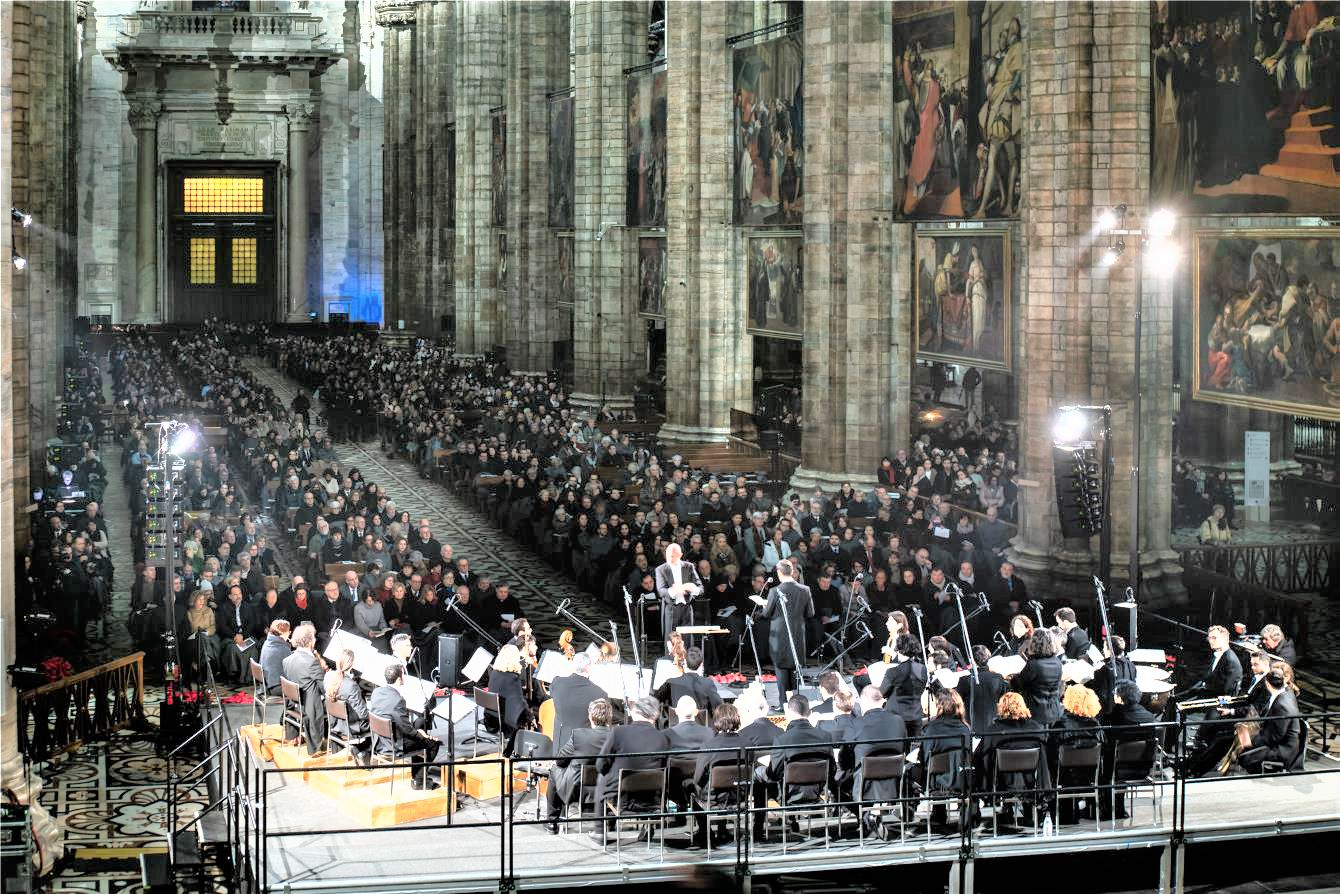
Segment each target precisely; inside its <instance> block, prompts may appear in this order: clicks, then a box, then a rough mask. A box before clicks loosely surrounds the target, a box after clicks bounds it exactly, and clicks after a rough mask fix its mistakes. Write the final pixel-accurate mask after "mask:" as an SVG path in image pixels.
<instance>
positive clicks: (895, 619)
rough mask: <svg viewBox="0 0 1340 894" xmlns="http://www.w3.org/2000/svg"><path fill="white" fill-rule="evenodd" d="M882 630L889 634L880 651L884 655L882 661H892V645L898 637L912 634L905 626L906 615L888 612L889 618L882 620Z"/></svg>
mask: <svg viewBox="0 0 1340 894" xmlns="http://www.w3.org/2000/svg"><path fill="white" fill-rule="evenodd" d="M884 629H885V630H887V631H888V632H889V639H888V641H887V642H886V643H885V644H884V647H883V649H882V651H883V653H884V659H885V660H886V661H892V660H893V654H894V645H895V643H897V641H898V637H899V636H902V635H903V634H904V633H906V634H909V635H910V634H911V633H912V630H911V628H910V627H908V624H907V615H905V614H903V613H902V612H900V611H892V612H889V616H888V617H887V618H885V619H884Z"/></svg>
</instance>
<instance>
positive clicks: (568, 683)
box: [549, 652, 613, 751]
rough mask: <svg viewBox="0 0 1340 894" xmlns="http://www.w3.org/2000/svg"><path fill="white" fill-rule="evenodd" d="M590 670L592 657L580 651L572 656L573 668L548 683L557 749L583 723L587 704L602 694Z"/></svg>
mask: <svg viewBox="0 0 1340 894" xmlns="http://www.w3.org/2000/svg"><path fill="white" fill-rule="evenodd" d="M590 674H591V658H590V656H589V655H587V654H586V653H584V652H579V653H577V655H576V657H574V658H573V659H572V672H571V673H569V674H567V675H565V676H562V677H555V678H554V681H553V682H552V683H550V684H549V697H550V698H552V699H553V700H554V743H555V745H554V747H555V748H557V749H558V750H560V751H562V749H563V746H565V745H567V744H568V740H569V739H571V738H572V734H573V731H575V730H578V729H582V728H584V727H585V726H586V724H587V708H588V706H589V705H590V704H591V703H592V702H594V701H596V700H598V699H604V698H605V690H603V689H601V688H600V687H599V686H597V685H596V684H595V683H592V682H591V677H590ZM611 710H613V708H611Z"/></svg>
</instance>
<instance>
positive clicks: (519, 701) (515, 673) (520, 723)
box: [484, 645, 530, 754]
mask: <svg viewBox="0 0 1340 894" xmlns="http://www.w3.org/2000/svg"><path fill="white" fill-rule="evenodd" d="M487 682H488V691H489V692H491V693H493V694H494V695H496V696H498V701H499V705H498V712H499V714H500V716H501V720H502V736H503V739H504V740H505V741H504V743H503V748H502V752H503V754H510V753H511V741H512V738H513V737H514V736H515V735H516V731H517V730H519V729H523V728H525V727H528V726H530V706H529V705H528V704H527V703H526V693H525V690H524V689H523V688H522V679H521V650H520V649H518V648H517V647H516V646H513V645H506V646H503V647H502V648H501V649H499V650H498V657H496V658H494V659H493V667H492V668H491V669H490V670H489V674H488V680H487ZM484 716H485V722H486V723H488V722H489V721H490V715H489V714H488V713H487V712H485V715H484Z"/></svg>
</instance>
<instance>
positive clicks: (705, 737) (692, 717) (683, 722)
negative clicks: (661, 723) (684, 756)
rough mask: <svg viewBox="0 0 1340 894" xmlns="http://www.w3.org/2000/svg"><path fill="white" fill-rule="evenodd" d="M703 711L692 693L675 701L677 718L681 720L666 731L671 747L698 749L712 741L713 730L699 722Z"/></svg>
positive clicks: (681, 749)
mask: <svg viewBox="0 0 1340 894" xmlns="http://www.w3.org/2000/svg"><path fill="white" fill-rule="evenodd" d="M700 711H702V709H701V708H699V707H698V703H697V702H696V701H694V698H693V696H691V695H681V696H680V697H679V701H677V702H675V718H676V719H677V720H678V721H679V722H678V723H676V724H675V725H674V726H672V727H670V728H669V729H668V730H666V731H665V736H666V738H667V739H669V740H670V747H671V748H673V749H675V750H676V751H697V750H698V749H699V748H704V747H706V746H707V743H708V742H710V741H712V731H711V730H710V729H708V728H707V727H706V726H703V725H702V724H701V723H699V722H698V714H699V712H700Z"/></svg>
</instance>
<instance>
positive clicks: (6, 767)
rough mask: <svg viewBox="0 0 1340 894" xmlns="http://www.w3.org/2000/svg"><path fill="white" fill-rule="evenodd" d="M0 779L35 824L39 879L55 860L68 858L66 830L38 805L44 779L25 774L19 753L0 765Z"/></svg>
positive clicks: (35, 872) (36, 874)
mask: <svg viewBox="0 0 1340 894" xmlns="http://www.w3.org/2000/svg"><path fill="white" fill-rule="evenodd" d="M0 779H3V784H4V788H5V791H6V792H7V793H8V792H12V793H13V795H14V797H15V798H16V799H17V800H18V802H19V803H20V804H27V805H28V817H29V819H30V820H31V821H32V828H33V839H34V843H35V844H36V847H34V849H33V877H34V878H38V877H41V876H44V875H46V874H48V873H49V872H51V871H52V869H54V868H55V866H56V861H58V860H59V859H60V858H61V857H63V856H64V855H65V827H64V825H63V824H62V823H61V822H60V821H59V820H56V819H53V818H52V816H51V814H49V813H47V812H46V810H45V809H44V808H43V807H42V806H41V805H40V804H38V802H37V799H38V795H40V794H41V793H42V780H41V777H40V776H38V775H37V774H36V773H33V774H32V776H31V778H30V777H28V776H27V775H26V774H25V773H24V772H23V759H22V758H21V757H19V755H18V753H17V752H15V753H11V754H8V755H6V756H5V759H4V761H3V763H0Z"/></svg>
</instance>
